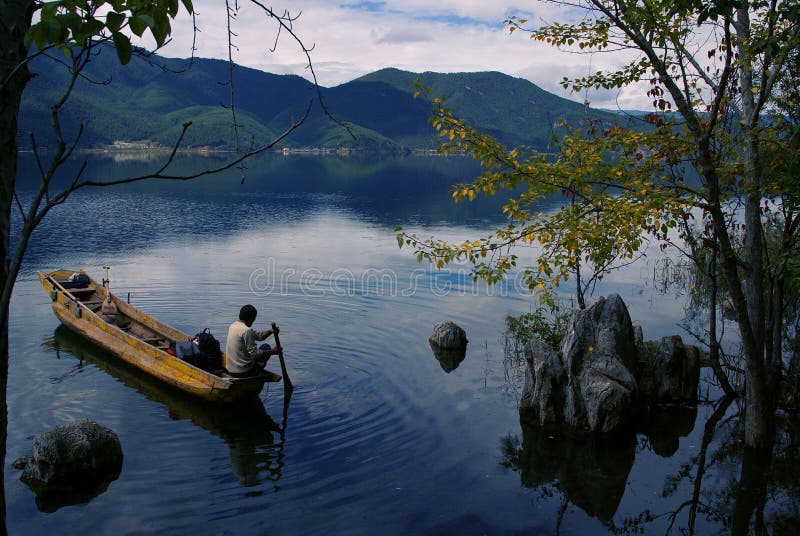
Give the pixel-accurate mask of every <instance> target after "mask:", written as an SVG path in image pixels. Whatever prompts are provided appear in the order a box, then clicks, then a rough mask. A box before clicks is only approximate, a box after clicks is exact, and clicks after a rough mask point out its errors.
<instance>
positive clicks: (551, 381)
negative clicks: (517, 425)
mask: <svg viewBox="0 0 800 536" xmlns="http://www.w3.org/2000/svg"><path fill="white" fill-rule="evenodd" d="M524 351H525V359H526V361H527V362H528V366H527V367H526V368H525V385H524V386H523V388H522V397H521V399H520V405H519V410H520V414H523V416H524V418H526V419H528V420H532V421H533V422H536V423H538V424H558V423H560V422H562V420H563V413H562V406H563V403H564V395H563V389H564V382H565V375H564V367H563V366H562V365H561V359H559V357H558V354H557V353H556V352H555V350H553V349H552V348H551V347H550V346H548V344H547V343H545V342H544V341H542V340H540V339H532V340H530V341H529V342H528V343H527V344H526V345H525V350H524Z"/></svg>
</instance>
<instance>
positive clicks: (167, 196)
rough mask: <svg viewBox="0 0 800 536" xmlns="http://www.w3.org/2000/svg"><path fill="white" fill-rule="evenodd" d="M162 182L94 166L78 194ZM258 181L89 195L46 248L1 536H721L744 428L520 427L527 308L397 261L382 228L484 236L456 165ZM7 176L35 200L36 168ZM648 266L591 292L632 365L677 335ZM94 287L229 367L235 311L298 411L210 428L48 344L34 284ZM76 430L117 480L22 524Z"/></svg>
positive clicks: (68, 209) (278, 400) (23, 337)
mask: <svg viewBox="0 0 800 536" xmlns="http://www.w3.org/2000/svg"><path fill="white" fill-rule="evenodd" d="M208 162H210V161H204V160H203V159H200V158H194V159H182V160H181V161H180V162H179V163H178V165H179V166H181V167H183V168H184V169H189V168H197V167H198V166H202V165H205V164H207V163H208ZM154 165H155V164H153V163H150V164H147V163H142V162H136V161H119V160H117V161H115V160H114V159H111V158H96V159H93V161H92V166H90V168H89V173H91V174H93V176H95V177H97V178H114V177H119V176H123V175H124V174H134V173H137V172H141V170H143V169H145V168H147V167H148V166H149V167H153V166H154ZM249 166H250V169H249V170H248V173H247V179H246V181H245V183H244V184H240V179H239V177H238V175H237V174H236V173H230V174H227V175H222V176H217V177H213V178H207V179H203V180H202V181H196V182H192V183H179V184H178V183H164V182H160V183H157V182H151V183H146V184H137V185H131V186H126V187H124V188H116V189H108V190H91V191H90V190H87V191H82V192H79V193H77V194H76V195H74V196H73V198H71V199H70V200H69V202H67V203H66V204H64V205H63V206H60V207H58V208H57V209H56V210H55V211H54V212H53V213H52V214H51V215H50V216H49V217H48V218H47V219H46V220H45V222H44V223H43V224H42V226H41V227H40V229H39V230H38V231H37V233H36V234H35V236H34V240H33V241H32V243H31V246H30V250H29V254H28V256H27V258H26V262H25V265H24V269H23V271H22V273H21V274H20V277H19V281H18V284H17V287H16V289H15V293H14V298H13V303H12V316H11V322H10V355H11V361H10V371H9V393H8V403H9V430H8V431H9V433H8V447H7V450H8V454H7V458H6V467H5V470H6V473H5V474H6V481H5V485H6V495H7V503H8V506H7V510H8V528H9V531H10V533H12V534H44V533H48V532H49V533H53V534H67V533H69V534H81V533H92V534H145V533H146V534H151V533H158V534H188V533H192V534H203V533H211V532H214V533H222V534H267V533H268V534H323V533H325V534H376V533H380V534H517V533H525V534H531V533H533V534H539V533H541V534H552V533H555V532H557V531H560V533H561V534H606V533H609V532H617V533H619V532H632V531H636V530H638V529H643V530H644V531H645V532H647V533H650V532H655V533H665V532H666V531H667V529H668V528H670V527H672V528H673V530H678V529H681V530H688V528H692V529H693V530H695V531H696V532H698V533H701V534H704V533H717V532H723V533H724V532H726V530H727V529H726V527H727V524H728V523H729V519H730V516H732V515H733V511H734V506H735V505H734V501H733V500H732V499H731V496H730V490H731V489H733V488H735V483H736V482H737V479H738V475H739V456H740V451H741V448H740V446H739V443H737V439H736V438H737V437H738V435H737V434H738V433H739V431H738V428H737V427H738V424H737V422H738V421H737V420H736V419H733V418H730V417H731V415H733V414H734V413H735V412H736V411H737V410H738V409H739V408H737V406H736V405H735V404H734V405H731V406H730V407H728V408H727V409H726V411H724V412H723V414H724V417H725V418H724V419H723V420H722V421H721V422H720V424H719V426H718V427H717V429H716V433H715V434H714V435H713V441H712V442H711V443H710V444H709V443H708V442H707V441H704V439H703V438H704V425H705V420H706V419H707V418H708V417H709V416H710V415H711V414H712V412H713V410H714V406H713V405H712V404H711V403H703V404H701V405H700V406H699V408H698V409H697V410H680V411H677V412H675V413H672V414H669V415H665V416H664V418H663V419H662V420H659V421H657V422H654V423H651V424H652V429H651V430H650V431H649V432H642V433H640V434H639V435H637V436H636V437H635V438H630V441H626V442H622V443H617V444H612V445H599V444H598V445H594V444H589V443H586V442H568V441H562V440H556V439H554V438H553V437H551V436H549V435H548V434H546V433H543V432H542V431H539V430H530V429H527V428H525V429H523V428H522V427H521V426H520V422H519V415H518V412H517V400H518V397H519V389H520V385H519V373H518V370H515V369H514V367H513V366H511V365H510V364H509V363H508V362H507V361H506V360H505V359H504V354H503V328H504V317H505V316H506V315H508V314H519V313H523V312H528V311H530V310H531V309H532V308H534V307H535V302H534V300H533V299H532V298H531V296H530V295H528V294H527V293H525V292H524V291H523V290H522V289H519V288H517V287H518V286H517V285H515V284H514V283H513V282H509V283H508V284H505V285H500V286H498V287H492V288H487V287H486V286H484V285H474V284H472V282H471V281H470V279H469V277H468V276H467V275H466V274H467V272H466V269H461V268H459V267H455V268H453V269H451V270H446V271H444V272H441V273H437V272H435V271H431V270H430V268H429V267H427V266H426V265H419V264H417V263H416V262H415V260H414V259H413V256H412V255H411V252H410V251H409V250H407V249H403V250H399V249H398V247H397V243H396V240H395V232H394V228H395V226H397V225H403V226H404V227H405V228H407V229H408V230H411V231H416V232H418V233H419V234H420V235H424V236H429V235H434V236H443V237H449V238H454V239H455V238H459V239H463V238H468V237H477V236H478V235H480V234H482V233H484V232H486V231H488V230H490V229H491V228H492V226H493V225H496V224H497V223H499V221H500V220H499V219H498V214H499V210H498V207H499V206H500V205H501V204H502V203H501V201H502V200H497V199H494V200H488V201H482V202H479V203H474V204H468V205H458V206H456V205H453V203H452V201H451V198H450V196H449V195H448V186H449V184H451V183H452V182H456V181H459V180H465V179H469V178H470V177H471V176H473V175H474V173H475V171H476V170H475V167H474V165H473V164H472V163H471V162H470V161H468V160H466V159H461V158H448V159H445V158H405V159H398V160H390V161H380V162H373V161H360V160H358V159H353V158H349V159H348V158H338V157H327V158H321V157H283V156H269V157H266V158H262V159H259V160H257V161H254V162H252V163H251V164H250V165H249ZM22 169H23V170H27V173H29V174H30V177H31V178H29V179H25V180H22V181H20V189H21V190H22V192H23V198H25V197H26V195H29V193H28V194H26V193H25V192H30V189H31V188H32V185H34V184H35V179H33V173H32V169H33V168H32V162H31V161H30V159H27V158H23V161H22ZM653 262H654V261H653V260H652V259H650V260H649V262H648V263H645V264H642V265H637V266H635V267H633V268H629V269H627V270H626V271H624V272H620V273H617V274H614V275H611V276H609V277H608V278H607V279H606V280H605V281H604V282H603V283H602V285H601V286H600V287H599V288H598V291H597V292H598V293H603V294H607V293H610V292H618V293H619V294H620V295H621V296H622V297H623V299H624V300H625V302H626V303H627V304H628V306H629V308H630V312H631V316H632V318H633V319H634V321H635V322H637V323H639V324H641V325H642V327H643V329H644V333H645V338H646V339H655V338H659V337H661V336H663V335H671V334H674V333H680V329H679V328H678V327H677V325H676V324H677V323H678V322H680V321H681V320H682V319H683V307H684V303H683V299H682V298H680V297H674V296H663V295H661V294H659V293H657V292H656V291H655V290H654V289H653V284H652V274H653V270H654V264H653ZM105 265H108V266H111V281H112V283H111V285H112V290H113V291H115V292H116V293H117V294H118V295H120V296H123V297H124V296H127V295H128V294H129V295H130V301H131V302H132V303H133V304H134V305H136V306H138V307H139V308H141V309H143V310H144V311H146V312H148V313H150V314H152V315H154V316H156V317H158V318H160V319H161V320H163V321H166V322H167V323H169V324H171V325H174V326H175V327H177V328H179V329H181V330H183V331H186V332H189V333H195V332H198V331H200V330H202V329H203V328H206V327H208V328H210V329H211V330H212V332H213V333H215V334H216V335H217V337H218V338H220V339H222V340H223V344H224V336H225V333H226V330H227V326H228V325H229V324H230V323H231V322H232V321H233V320H235V318H236V316H237V314H238V310H239V308H240V307H241V305H243V304H245V303H252V304H253V305H255V306H256V307H257V308H258V310H259V316H258V319H257V321H256V327H261V328H263V327H265V326H267V325H268V322H270V321H275V322H277V323H278V324H279V325H280V326H281V342H282V343H283V346H284V349H285V355H286V360H287V366H288V370H289V374H290V377H291V380H292V382H293V383H294V385H295V391H294V394H293V396H292V397H291V401H290V404H289V405H288V408H285V407H284V398H283V392H282V388H281V386H280V384H273V385H271V386H270V385H268V386H266V387H265V389H264V391H263V392H262V393H261V400H260V401H258V402H256V403H255V404H253V405H252V406H247V407H245V408H242V409H240V410H239V411H238V413H236V414H232V413H231V412H230V411H226V410H224V409H218V408H211V407H209V406H207V405H205V404H202V403H199V402H196V401H194V400H192V399H190V398H187V397H185V396H181V395H179V394H177V393H175V392H174V391H171V390H169V389H166V388H164V387H163V386H161V385H160V384H158V383H157V382H154V381H152V380H150V379H149V378H148V377H147V376H145V375H143V374H141V373H138V371H136V370H133V369H131V367H128V366H126V365H125V364H123V363H121V362H119V361H118V360H116V359H115V358H113V357H112V356H109V355H108V354H106V353H104V352H103V351H101V350H99V349H97V348H96V347H94V346H92V345H91V344H88V343H86V342H84V341H82V340H81V339H80V338H79V337H77V336H75V335H73V334H72V333H70V332H69V331H67V330H65V329H64V328H60V327H59V323H58V321H57V319H56V317H55V315H54V314H53V313H52V311H51V309H50V300H49V297H48V296H47V295H46V294H45V293H44V292H43V291H42V289H41V287H40V286H39V284H38V281H37V280H36V271H37V270H46V269H54V268H61V267H64V268H80V267H82V268H85V269H87V270H88V271H89V272H90V273H91V274H93V275H94V276H95V277H99V276H100V274H101V268H102V267H103V266H105ZM442 320H452V321H454V322H456V323H457V324H459V325H460V326H462V327H463V328H464V329H465V330H466V332H467V336H468V338H469V341H470V342H469V347H468V351H467V355H466V358H465V360H464V361H463V362H462V363H460V364H459V365H458V366H457V367H456V368H455V369H454V370H451V371H450V372H447V371H446V370H445V369H448V368H450V367H446V366H444V365H442V364H440V363H439V362H438V361H437V360H436V359H435V358H434V355H433V353H432V351H431V348H430V347H429V345H428V341H427V338H428V336H429V335H430V333H431V329H432V327H433V325H434V324H435V323H436V322H438V321H442ZM269 368H271V369H272V370H276V371H279V366H278V363H277V361H275V362H271V364H270V367H269ZM703 389H706V387H704V388H703ZM713 394H714V392H713V389H712V396H713ZM723 409H725V408H723ZM721 411H722V410H721ZM77 418H89V419H92V420H95V421H97V422H99V423H101V424H103V425H106V426H108V427H110V428H111V429H113V430H114V431H116V433H117V434H118V435H119V437H120V440H121V442H122V446H123V451H124V456H125V458H124V465H123V468H122V473H121V475H120V477H119V479H118V480H116V481H114V482H112V483H111V484H110V486H109V487H108V489H107V490H106V491H105V492H104V493H102V494H100V495H99V496H97V497H95V498H94V499H92V500H91V501H89V502H88V503H83V504H77V505H48V504H37V502H36V500H35V496H34V494H33V493H32V492H31V491H30V490H29V489H28V488H27V487H26V486H25V485H24V484H23V483H21V482H20V481H19V471H17V470H16V469H14V468H13V467H12V466H11V462H12V461H13V460H14V459H16V458H17V457H20V456H25V455H28V454H29V453H30V449H31V440H32V438H33V437H34V436H35V435H37V434H39V433H41V432H43V431H45V430H47V429H50V428H52V427H55V426H58V425H62V424H65V423H67V422H69V421H71V420H73V419H77ZM704 448H707V449H708V450H707V452H706V451H705V450H704ZM706 457H707V458H708V459H709V462H708V463H707V464H706V465H707V468H706V475H705V479H704V480H703V481H702V482H703V486H702V487H701V489H700V490H699V492H698V493H699V497H700V498H701V499H702V505H703V506H704V508H699V510H698V512H699V513H697V515H696V518H693V519H690V510H691V509H690V508H689V507H687V506H686V505H685V504H684V502H685V501H687V500H688V499H691V498H692V496H693V493H695V483H696V482H697V481H698V475H697V474H695V471H696V465H697V461H698V459H700V458H702V459H704V460H705V459H706ZM781 489H783V488H781ZM779 491H780V490H779ZM781 493H782V494H781ZM781 493H778V495H777V496H774V498H771V499H770V503H769V504H768V505H767V509H766V512H767V514H769V515H772V516H773V517H775V516H778V517H780V516H781V515H783V513H782V512H784V510H785V509H786V508H789V510H790V511H792V507H791V506H790V507H787V506H786V504H787V501H788V504H790V505H791V504H794V507H793V508H794V510H793V511H794V512H796V511H797V506H796V503H797V498H796V496H795V498H794V499H793V500H790V499H786V497H787V495H786V493H784V492H781ZM788 497H790V498H791V494H789V495H788ZM59 506H60V507H59ZM672 512H677V513H676V515H675V516H674V519H673V518H672V517H671V515H670V514H671V513H672ZM726 516H727V517H726ZM794 519H797V517H795V518H794Z"/></svg>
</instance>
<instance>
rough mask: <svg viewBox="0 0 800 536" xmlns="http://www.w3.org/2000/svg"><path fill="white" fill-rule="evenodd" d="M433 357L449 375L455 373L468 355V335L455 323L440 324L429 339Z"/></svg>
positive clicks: (434, 327)
mask: <svg viewBox="0 0 800 536" xmlns="http://www.w3.org/2000/svg"><path fill="white" fill-rule="evenodd" d="M428 342H429V343H430V345H431V349H432V350H433V355H434V356H435V357H436V359H437V360H438V361H439V365H440V366H441V367H442V370H444V371H445V372H447V373H450V372H452V371H454V370H455V369H456V368H457V367H458V365H460V364H461V362H462V361H464V357H465V356H466V355H467V343H468V342H469V341H467V334H466V332H465V331H464V330H463V329H461V328H460V327H459V326H458V325H456V324H454V323H453V322H450V321H447V322H438V323H437V324H436V325H434V326H433V333H431V336H430V337H428Z"/></svg>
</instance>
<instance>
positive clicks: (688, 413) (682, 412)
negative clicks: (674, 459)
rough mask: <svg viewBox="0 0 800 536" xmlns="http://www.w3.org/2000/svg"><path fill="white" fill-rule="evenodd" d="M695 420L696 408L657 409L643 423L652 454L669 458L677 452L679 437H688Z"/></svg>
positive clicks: (670, 407)
mask: <svg viewBox="0 0 800 536" xmlns="http://www.w3.org/2000/svg"><path fill="white" fill-rule="evenodd" d="M695 420H697V406H669V407H663V408H662V407H657V408H656V409H654V410H653V411H652V412H651V414H650V415H649V417H648V419H647V420H646V421H645V422H644V423H643V426H644V429H643V430H642V431H643V432H644V433H646V434H647V436H648V438H649V439H650V445H651V446H652V448H653V452H655V453H656V454H658V455H659V456H661V457H663V458H669V457H671V456H672V455H673V454H675V453H676V452H677V451H678V447H679V446H680V439H681V437H686V436H688V435H689V434H690V433H691V432H692V430H693V429H694V423H695Z"/></svg>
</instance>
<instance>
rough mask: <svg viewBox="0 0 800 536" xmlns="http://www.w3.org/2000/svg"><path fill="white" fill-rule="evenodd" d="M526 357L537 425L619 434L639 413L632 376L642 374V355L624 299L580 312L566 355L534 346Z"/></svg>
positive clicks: (526, 392)
mask: <svg viewBox="0 0 800 536" xmlns="http://www.w3.org/2000/svg"><path fill="white" fill-rule="evenodd" d="M526 357H527V358H528V368H529V371H530V379H529V380H527V379H526V385H525V387H524V388H523V395H522V400H523V402H524V404H525V411H524V413H525V414H526V416H527V417H530V418H531V419H532V420H533V422H535V423H538V424H548V423H553V422H556V423H564V424H566V425H568V426H570V427H571V428H573V429H576V430H590V431H595V432H613V431H615V430H617V429H618V428H620V427H622V426H624V425H625V424H626V423H627V421H628V420H629V418H630V417H631V416H632V414H633V413H634V412H633V406H634V403H635V401H636V394H637V389H638V387H637V383H636V379H635V378H634V376H633V374H632V373H631V372H630V371H631V370H636V367H637V365H638V354H637V351H636V345H635V343H634V334H633V325H632V324H631V319H630V316H629V314H628V309H627V307H626V306H625V303H624V302H623V301H622V298H620V297H619V296H618V295H616V294H613V295H611V296H609V297H608V298H600V299H599V300H598V301H597V302H596V303H594V304H593V305H592V306H591V307H589V308H588V309H585V310H581V311H576V313H575V314H574V315H573V317H572V319H571V320H570V322H569V324H568V326H567V333H566V335H565V336H564V338H563V339H562V341H561V355H560V356H559V355H558V354H556V353H555V352H554V351H553V350H552V349H550V348H549V347H547V345H546V344H544V343H542V342H541V341H538V342H535V341H531V343H530V344H528V345H527V346H526ZM522 413H523V411H522V408H521V414H522Z"/></svg>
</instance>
